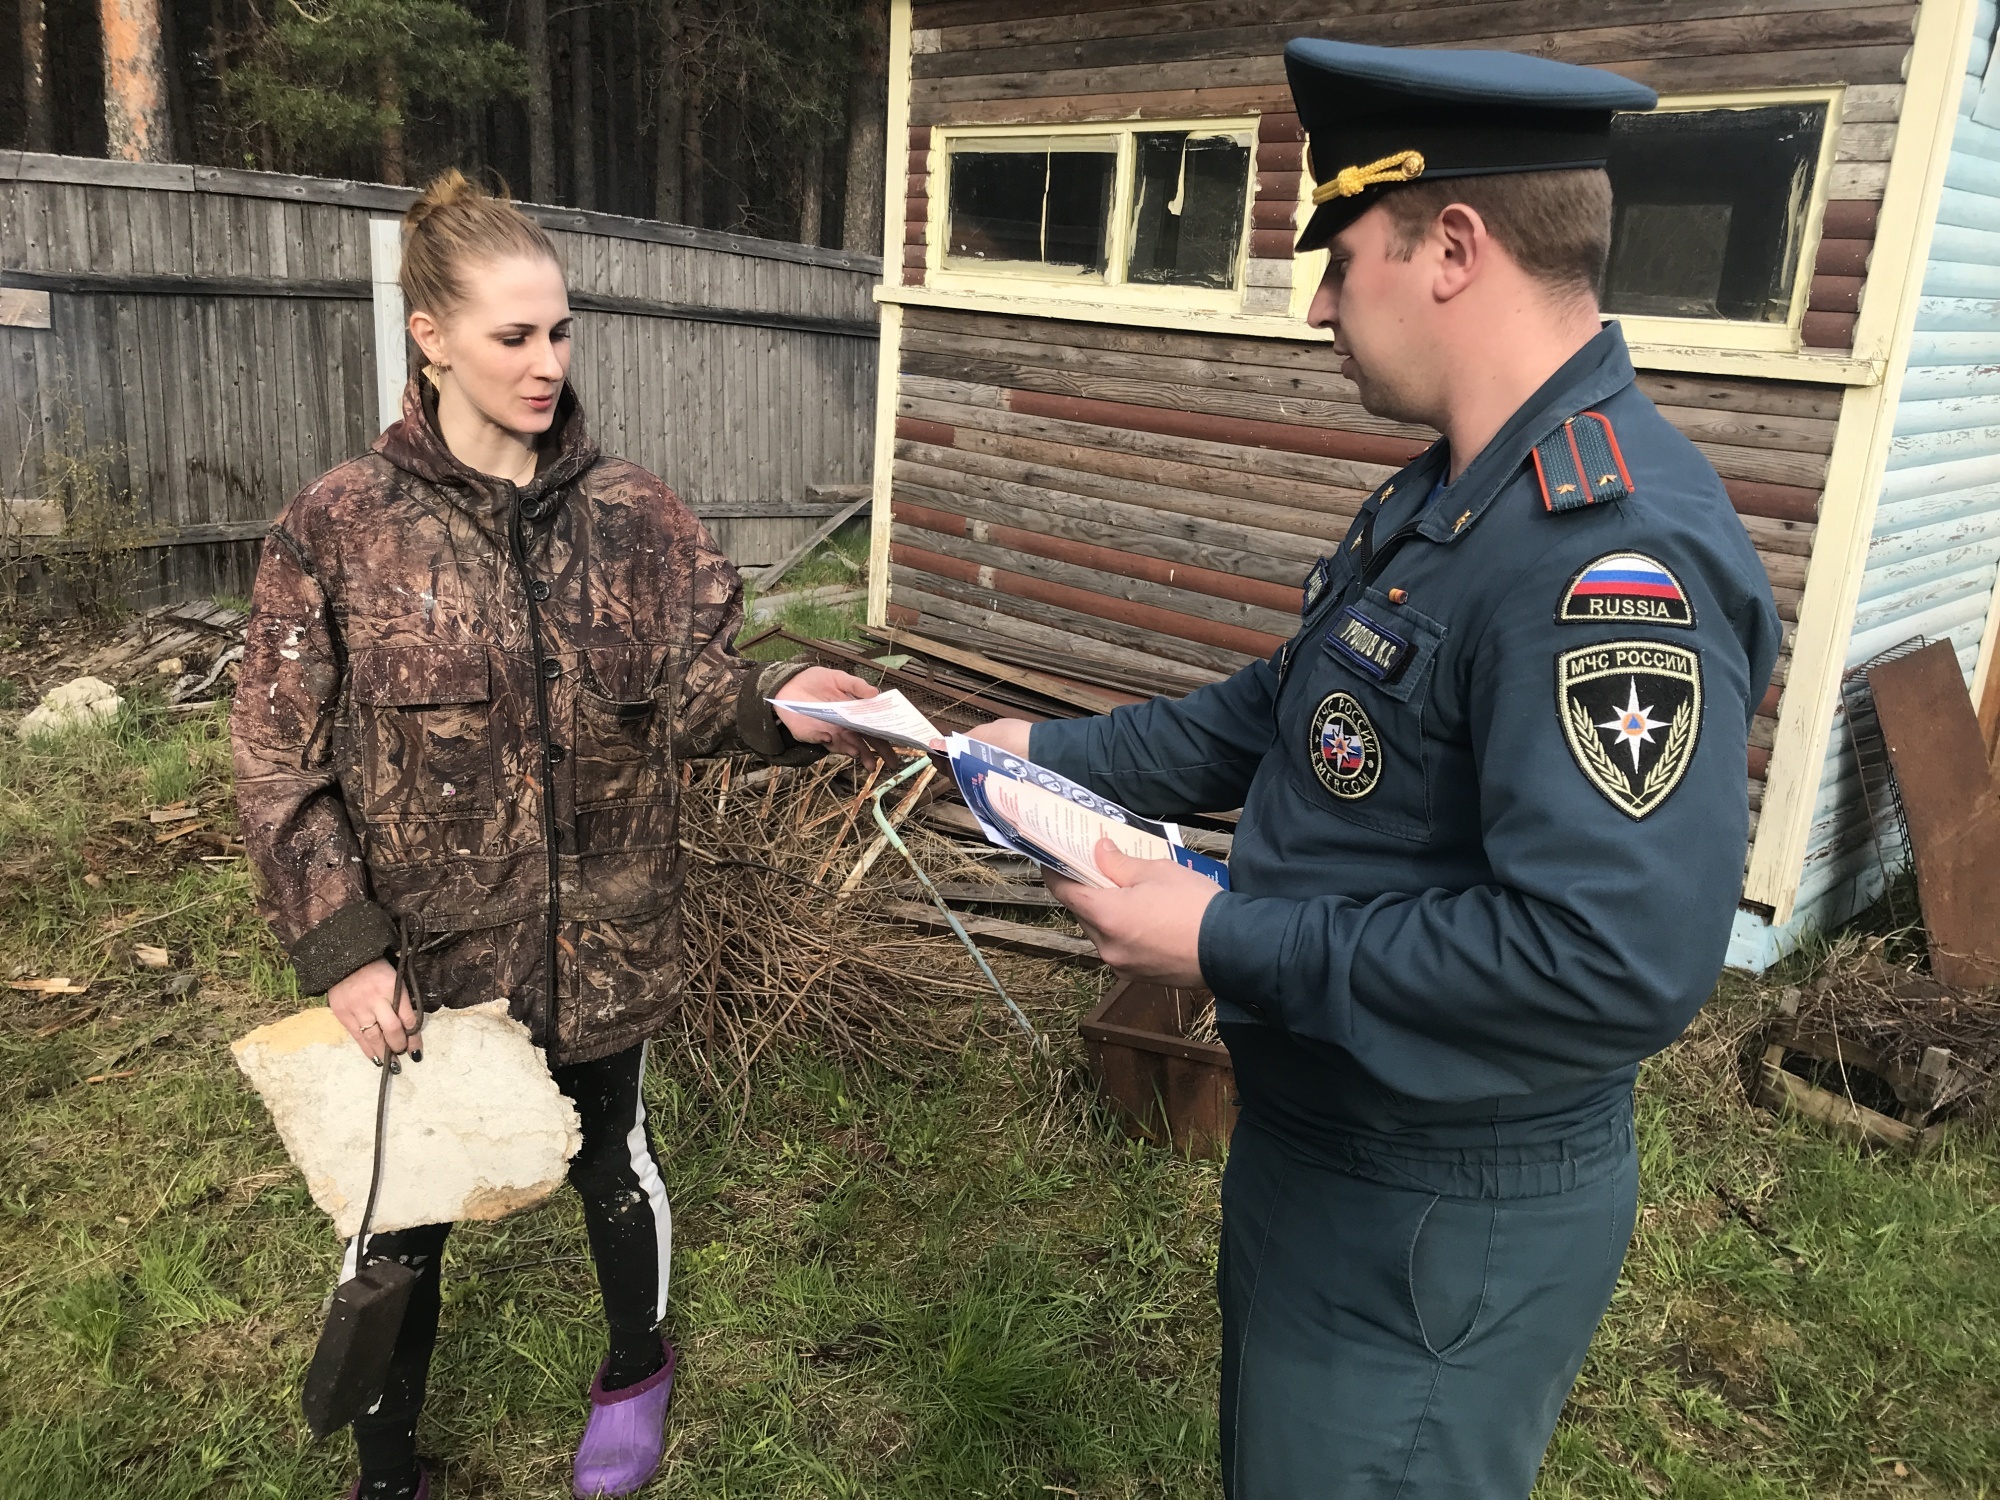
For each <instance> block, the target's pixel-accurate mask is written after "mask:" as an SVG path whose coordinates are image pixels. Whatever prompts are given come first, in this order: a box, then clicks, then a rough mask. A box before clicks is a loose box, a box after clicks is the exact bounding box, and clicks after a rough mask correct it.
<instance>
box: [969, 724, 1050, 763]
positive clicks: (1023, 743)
mask: <svg viewBox="0 0 2000 1500" xmlns="http://www.w3.org/2000/svg"><path fill="white" fill-rule="evenodd" d="M1034 727H1035V726H1034V725H1032V724H1030V723H1029V722H1028V721H1027V720H1026V719H995V720H994V721H993V722H992V723H991V724H981V725H980V726H979V727H978V728H977V729H975V730H972V731H971V732H970V733H969V734H967V735H966V738H967V739H969V740H984V741H985V742H986V743H987V744H989V745H993V746H995V747H997V748H999V749H1001V750H1005V751H1006V752H1007V753H1008V754H1009V755H1018V756H1020V757H1021V759H1023V760H1026V759H1027V758H1028V731H1029V730H1031V729H1033V728H1034Z"/></svg>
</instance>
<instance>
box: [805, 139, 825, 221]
mask: <svg viewBox="0 0 2000 1500" xmlns="http://www.w3.org/2000/svg"><path fill="white" fill-rule="evenodd" d="M800 151H801V153H802V159H801V160H800V162H799V243H800V244H801V245H817V244H818V243H819V236H820V209H821V207H822V204H823V200H824V198H825V196H826V146H825V144H824V143H823V142H822V141H821V140H820V138H819V137H818V136H816V135H815V136H813V137H812V138H811V139H809V140H808V141H807V142H806V143H805V145H803V146H802V147H801V148H800Z"/></svg>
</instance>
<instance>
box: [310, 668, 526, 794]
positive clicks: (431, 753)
mask: <svg viewBox="0 0 2000 1500" xmlns="http://www.w3.org/2000/svg"><path fill="white" fill-rule="evenodd" d="M348 671H349V695H350V697H351V699H352V701H353V703H354V716H355V729H356V741H357V743H356V751H357V755H358V758H359V761H360V770H361V786H362V799H363V806H362V809H361V811H362V816H363V818H364V819H365V820H366V821H368V822H371V823H393V822H418V821H441V820H446V819H461V818H490V817H492V816H493V814H494V811H495V809H496V807H497V805H498V800H499V777H498V774H497V772H496V769H495V757H494V747H493V726H492V721H491V710H492V697H493V692H492V677H491V670H490V666H489V663H488V661H487V656H486V648H485V647H484V646H378V647H370V648H366V649H363V650H359V651H356V652H355V653H354V654H353V657H352V658H351V660H350V662H349V667H348Z"/></svg>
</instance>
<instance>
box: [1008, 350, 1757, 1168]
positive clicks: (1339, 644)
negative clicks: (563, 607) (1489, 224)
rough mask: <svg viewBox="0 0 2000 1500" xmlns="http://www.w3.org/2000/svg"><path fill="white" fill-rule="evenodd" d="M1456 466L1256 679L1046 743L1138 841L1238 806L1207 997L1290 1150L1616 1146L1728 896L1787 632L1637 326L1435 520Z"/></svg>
mask: <svg viewBox="0 0 2000 1500" xmlns="http://www.w3.org/2000/svg"><path fill="white" fill-rule="evenodd" d="M1444 469H1445V454H1444V452H1443V445H1442V444H1439V445H1437V446H1436V447H1434V448H1433V449H1432V450H1431V451H1430V452H1428V453H1426V454H1424V455H1423V456H1422V457H1420V458H1418V459H1417V460H1416V461H1415V462H1414V463H1412V464H1411V465H1410V466H1409V467H1408V468H1407V469H1405V470H1403V471H1402V473H1400V474H1398V475H1397V476H1396V478H1395V479H1394V480H1393V481H1391V482H1390V484H1389V485H1387V486H1385V487H1384V489H1383V490H1382V491H1380V492H1378V493H1377V494H1376V495H1375V496H1374V497H1372V498H1371V499H1370V501H1369V503H1368V504H1367V505H1366V506H1364V508H1363V510H1362V512H1361V515H1360V516H1359V517H1358V518H1357V520H1356V522H1355V525H1354V529H1353V530H1352V531H1350V532H1349V534H1348V537H1347V538H1346V540H1345V541H1344V542H1343V543H1342V546H1341V548H1340V550H1339V552H1337V553H1336V554H1334V556H1333V557H1331V558H1329V559H1325V560H1323V561H1322V563H1321V564H1320V566H1319V567H1318V568H1316V569H1315V575H1316V576H1315V580H1309V582H1308V593H1309V594H1310V595H1311V600H1310V602H1309V603H1308V604H1307V605H1306V607H1305V610H1304V612H1303V618H1302V620H1301V625H1300V629H1299V633H1298V634H1297V635H1296V636H1295V637H1294V638H1293V639H1292V641H1291V642H1290V643H1289V644H1288V645H1287V646H1286V647H1285V648H1284V649H1283V650H1282V651H1280V652H1279V653H1278V654H1277V655H1276V656H1274V657H1273V658H1272V659H1271V660H1269V661H1264V662H1258V663H1255V664H1254V665H1251V666H1248V667H1245V668H1243V669H1242V670H1241V671H1239V672H1238V673H1236V675H1235V676H1233V677H1230V678H1229V679H1227V680H1226V681H1223V682H1218V683H1215V684H1213V685H1211V686H1209V687H1205V688H1202V689H1200V690H1199V691H1197V692H1194V693H1192V694H1190V695H1189V696H1188V697H1186V698H1184V699H1182V700H1180V701H1178V702H1176V701H1171V700H1167V699H1159V700H1155V701H1153V702H1151V703H1145V704H1138V705H1134V706H1132V707H1129V708H1121V709H1119V710H1117V711H1116V712H1115V713H1113V714H1110V715H1108V716H1105V717H1102V718H1095V719H1084V720H1078V721H1074V722H1069V723H1047V724H1040V725H1037V726H1036V727H1035V730H1034V733H1033V739H1032V743H1031V754H1032V756H1033V758H1034V759H1035V760H1037V761H1039V762H1041V763H1042V764H1044V765H1047V766H1050V767H1053V768H1054V769H1056V770H1058V771H1061V772H1063V773H1064V774H1066V775H1068V776H1070V777H1072V778H1074V779H1076V780H1078V781H1081V782H1084V783H1085V784H1087V785H1089V786H1091V787H1093V788H1095V789H1096V790H1098V791H1099V792H1102V793H1103V794H1105V795H1107V796H1110V797H1112V798H1115V799H1116V800H1118V801H1120V802H1123V803H1125V804H1126V805H1127V806H1129V807H1131V808H1133V809H1134V810H1135V811H1138V812H1141V813H1145V814H1149V815H1152V816H1156V817H1173V816H1177V815H1180V814H1185V813H1190V812H1198V811H1204V810H1217V809H1227V808H1232V807H1236V806H1239V805H1240V806H1241V807H1242V809H1243V815H1242V820H1241V823H1240V824H1239V827H1238V832H1237V835H1236V842H1235V849H1234V852H1233V854H1232V855H1231V859H1230V875H1231V881H1232V883H1233V886H1234V889H1233V891H1231V892H1229V893H1227V894H1224V895H1222V896H1220V897H1219V898H1217V899H1216V900H1215V901H1214V902H1213V903H1212V904H1211V905H1210V906H1209V908H1208V911H1207V914H1206V916H1205V918H1204V919H1203V922H1202V927H1201V937H1200V957H1201V969H1202V973H1203V975H1204V976H1205V977H1206V979H1207V980H1208V983H1209V985H1210V987H1211V988H1212V989H1213V990H1214V991H1215V993H1216V995H1217V997H1218V999H1219V1001H1220V1005H1219V1010H1218V1020H1219V1021H1220V1022H1221V1023H1222V1031H1223V1037H1224V1040H1225V1041H1226V1042H1227V1043H1228V1045H1229V1048H1230V1052H1231V1054H1232V1058H1233V1061H1234V1064H1235V1068H1236V1080H1237V1087H1238V1091H1239V1093H1240V1094H1241V1096H1242V1100H1243V1105H1244V1108H1245V1111H1246V1113H1247V1114H1249V1115H1250V1116H1251V1117H1253V1118H1256V1119H1258V1120H1259V1121H1260V1123H1262V1124H1263V1125H1264V1126H1265V1127H1266V1128H1269V1129H1273V1130H1276V1131H1278V1132H1279V1133H1281V1134H1283V1135H1286V1136H1289V1137H1292V1138H1294V1139H1297V1140H1300V1141H1301V1142H1305V1143H1310V1142H1312V1141H1320V1142H1329V1141H1339V1140H1345V1141H1349V1142H1352V1141H1354V1140H1357V1139H1358V1140H1361V1141H1365V1142H1372V1143H1374V1144H1376V1145H1379V1146H1380V1147H1382V1148H1383V1149H1386V1150H1389V1151H1391V1152H1403V1151H1409V1150H1413V1151H1417V1152H1419V1153H1422V1152H1424V1151H1426V1150H1429V1149H1432V1148H1436V1149H1440V1150H1446V1151H1452V1152H1458V1153H1463V1152H1465V1151H1467V1150H1468V1149H1472V1148H1478V1149H1479V1150H1480V1151H1482V1152H1483V1151H1485V1150H1487V1149H1489V1148H1490V1149H1495V1150H1499V1151H1501V1152H1503V1153H1504V1152H1505V1151H1506V1150H1508V1149H1510V1148H1515V1147H1520V1146H1526V1145H1530V1144H1534V1143H1554V1142H1558V1141H1561V1140H1563V1139H1565V1138H1569V1137H1573V1136H1574V1135H1575V1133H1576V1132H1577V1131H1579V1130H1582V1129H1585V1128H1591V1127H1599V1126H1602V1125H1603V1124H1604V1122H1605V1121H1606V1120H1607V1119H1609V1118H1610V1117H1611V1116H1613V1115H1614V1113H1615V1112H1617V1111H1620V1110H1624V1109H1629V1107H1630V1093H1631V1085H1632V1079H1633V1077H1634V1075H1635V1073H1636V1072H1637V1067H1638V1064H1639V1062H1640V1060H1641V1059H1643V1058H1645V1057H1646V1056H1648V1055H1649V1054H1651V1053H1653V1052H1655V1051H1658V1050H1659V1049H1660V1048H1662V1047H1664V1046H1666V1045H1667V1044H1668V1043H1669V1042H1671V1041H1672V1040H1673V1039H1674V1038H1675V1037H1676V1036H1678V1035H1679V1034H1680V1032H1681V1031H1682V1029H1683V1028H1685V1027H1686V1025H1687V1024H1688V1022H1689V1021H1690V1020H1691V1019H1692V1018H1693V1016H1694V1014H1695V1012H1696V1011H1697V1010H1698V1009H1699V1008H1700V1007H1701V1004H1702V1002H1703V1001H1704V999H1706V997H1707V995H1708V993H1709V991H1710V989H1711V987H1712V986H1713V985H1714V982H1715V979H1716V976H1717V974H1718V973H1719V972H1720V969H1721V965H1722V958H1723V952H1724V948H1725V945H1726V943H1727V940H1728V934H1729V928H1730V922H1731V918H1732V915H1733V913H1734V911H1735V907H1736V902H1737V898H1738V896H1739V894H1740V891H1741V885H1742V876H1743V864H1744V853H1745V844H1746V839H1747V834H1748V819H1749V812H1748V802H1747V788H1748V781H1747V776H1746V766H1747V760H1746V749H1747V742H1748V733H1749V726H1750V722H1751V719H1752V717H1753V716H1754V714H1755V713H1756V709H1757V705H1758V702H1759V700H1760V699H1761V698H1762V696H1763V694H1764V691H1765V688H1766V685H1767V684H1768V683H1769V681H1770V676H1771V668H1772V665H1773V663H1774V661H1775V660H1776V658H1777V654H1778V647H1779V638H1780V637H1779V623H1778V615H1777V611H1776V609H1775V607H1774V605H1773V603H1772V599H1771V590H1770V585H1769V583H1768V581H1767V579H1766V576H1765V573H1764V569H1763V567H1762V565H1761V564H1760V563H1759V561H1758V559H1757V555H1756V553H1755V552H1754V551H1753V550H1752V548H1751V545H1750V542H1749V539H1748V537H1747V536H1746V535H1745V532H1744V529H1743V526H1742V524H1741V522H1740V521H1738V519H1737V517H1736V515H1735V513H1734V511H1733V510H1732V509H1731V507H1730V503H1729V499H1728V496H1727V495H1726V494H1725V493H1724V491H1723V488H1722V483H1721V481H1720V480H1719V479H1718V478H1717V477H1716V474H1715V471H1714V470H1713V469H1712V468H1711V467H1710V466H1709V464H1708V462H1707V461H1706V460H1705V459H1703V458H1702V456H1701V455H1700V453H1699V452H1698V451H1697V450H1696V449H1695V448H1694V446H1693V445H1692V444H1691V443H1689V442H1688V440H1687V439H1686V438H1684V437H1683V436H1681V434H1680V433H1679V432H1677V431H1675V430H1674V428H1673V427H1671V426H1670V425H1669V424H1668V423H1667V421H1666V419H1665V418H1663V417H1662V416H1661V415H1660V414H1659V412H1658V411H1657V410H1656V409H1655V408H1654V406H1653V404H1652V402H1651V401H1649V400H1648V399H1647V398H1646V397H1645V396H1644V395H1642V394H1641V393H1640V392H1639V391H1638V390H1637V389H1636V388H1635V386H1634V384H1633V374H1632V366H1631V362H1630V360H1629V358H1628V357H1627V354H1626V351H1625V345H1624V340H1623V337H1622V335H1621V334H1620V332H1619V330H1618V328H1617V326H1616V325H1615V324H1614V325H1611V326H1609V327H1607V328H1606V329H1605V330H1604V331H1603V332H1602V333H1600V334H1599V335H1598V336H1597V337H1596V338H1594V339H1593V340H1592V341H1591V342H1590V343H1589V344H1587V345H1586V346H1585V347H1584V348H1583V349H1582V350H1581V351H1579V352H1578V353H1577V354H1576V355H1575V356H1574V357H1573V358H1572V359H1570V361H1569V362H1568V363H1567V364H1565V365H1564V366H1563V368H1562V369H1561V370H1559V371H1558V372H1557V373H1556V374H1555V375H1554V376H1552V377H1551V378H1550V379H1549V381H1548V382H1547V384H1545V385H1544V386H1543V387H1542V388H1541V390H1539V391H1537V392H1536V393H1535V395H1534V396H1533V397H1532V398H1531V399H1530V400H1529V401H1528V402H1527V403H1526V404H1525V405H1523V406H1522V407H1521V409H1520V410H1519V411H1518V412H1516V413H1515V415H1514V417H1513V418H1512V419H1511V420H1510V421H1509V422H1508V423H1507V425H1506V426H1505V427H1504V428H1503V429H1502V430H1501V431H1500V433H1499V434H1498V435H1497V436H1496V437H1495V438H1494V439H1493V441H1492V442H1491V443H1489V444H1488V445H1487V447H1486V448H1485V450H1484V451H1483V452H1481V453H1480V454H1479V456H1478V457H1477V458H1476V459H1475V460H1474V461H1473V463H1472V464H1471V465H1470V466H1469V467H1468V468H1467V469H1466V470H1465V472H1464V473H1463V474H1461V475H1460V476H1459V477H1458V479H1457V480H1456V481H1455V482H1454V483H1452V484H1451V485H1449V486H1448V487H1446V488H1445V489H1443V490H1442V491H1441V492H1438V493H1436V494H1433V493H1432V492H1433V488H1434V485H1435V483H1436V481H1437V479H1438V478H1439V477H1440V476H1441V475H1442V474H1443V472H1444ZM1586 495H1588V496H1590V500H1589V502H1588V503H1586V502H1585V499H1584V497H1585V496H1586ZM1426 497H1429V499H1428V503H1426ZM1315 583H1316V584H1317V586H1316V587H1315ZM1474 1159H1476V1158H1474Z"/></svg>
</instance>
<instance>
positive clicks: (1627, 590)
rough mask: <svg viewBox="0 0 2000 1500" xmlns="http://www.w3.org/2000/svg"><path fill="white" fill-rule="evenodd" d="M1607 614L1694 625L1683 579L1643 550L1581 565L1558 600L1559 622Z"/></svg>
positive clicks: (1595, 618) (1583, 621) (1594, 619)
mask: <svg viewBox="0 0 2000 1500" xmlns="http://www.w3.org/2000/svg"><path fill="white" fill-rule="evenodd" d="M1606 620H1626V621H1635V622H1643V623H1645V624H1648V625H1683V626H1690V627H1691V626H1693V624H1694V605H1693V604H1692V603H1690V602H1689V600H1688V596H1687V590H1686V589H1684V588H1682V587H1681V581H1680V580H1679V579H1678V578H1676V577H1674V575H1673V574H1672V573H1671V572H1670V571H1669V570H1668V569H1667V568H1666V566H1665V565H1664V564H1661V563H1658V562H1655V561H1654V560H1653V559H1652V558H1650V557H1648V556H1646V554H1645V553H1643V552H1613V553H1609V554H1607V555H1606V556H1604V557H1600V558H1598V559H1597V560H1596V561H1594V562H1591V563H1586V564H1585V565H1584V566H1583V567H1582V568H1580V569H1578V571H1577V574H1576V576H1575V577H1574V578H1572V579H1570V581H1569V587H1567V588H1566V589H1564V590H1563V594H1562V600H1561V602H1560V603H1558V604H1557V605H1556V623H1557V624H1558V625H1565V624H1568V625H1583V624H1602V623H1603V622H1604V621H1606Z"/></svg>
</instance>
